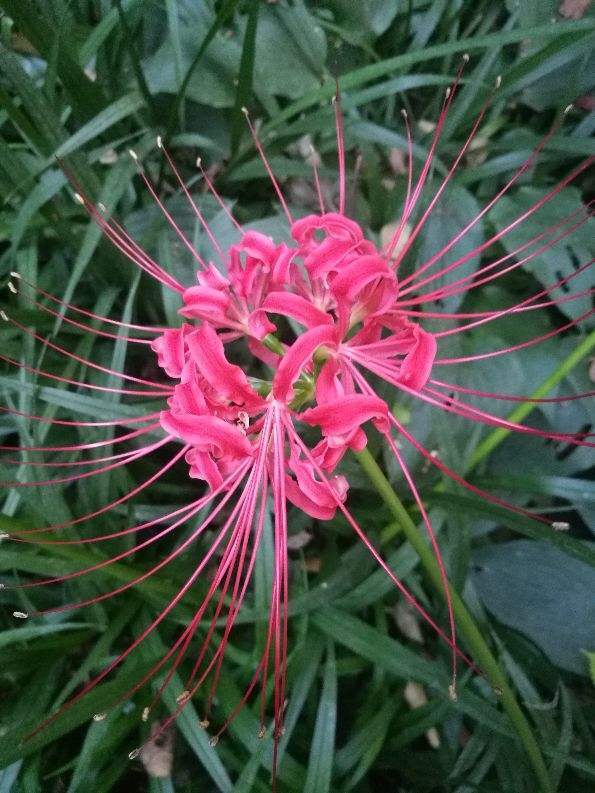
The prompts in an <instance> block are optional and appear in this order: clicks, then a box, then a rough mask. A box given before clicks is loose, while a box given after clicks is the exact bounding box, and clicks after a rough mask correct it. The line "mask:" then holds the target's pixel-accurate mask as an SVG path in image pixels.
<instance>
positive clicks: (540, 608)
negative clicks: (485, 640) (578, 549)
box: [473, 540, 595, 674]
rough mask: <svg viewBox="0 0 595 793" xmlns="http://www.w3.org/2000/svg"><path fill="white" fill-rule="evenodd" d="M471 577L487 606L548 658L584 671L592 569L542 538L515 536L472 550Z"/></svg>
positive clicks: (592, 610) (594, 618) (593, 615)
mask: <svg viewBox="0 0 595 793" xmlns="http://www.w3.org/2000/svg"><path fill="white" fill-rule="evenodd" d="M473 565H474V568H473V570H474V572H473V581H474V584H475V586H476V587H477V590H478V592H479V594H480V596H481V598H482V600H483V602H484V603H485V605H486V607H487V608H488V609H489V610H490V611H491V612H492V613H493V614H494V615H495V616H496V617H497V618H498V619H499V620H500V621H501V622H503V623H505V624H506V625H509V626H510V627H512V628H516V629H517V630H519V631H521V632H522V633H524V634H526V635H527V636H529V637H530V638H531V639H533V641H534V642H535V643H536V644H537V645H538V646H539V647H541V649H542V650H543V651H544V652H545V654H546V655H547V656H548V657H549V658H550V659H551V660H552V662H553V663H555V664H557V665H558V666H560V667H562V668H563V669H568V670H569V671H572V672H577V673H579V674H584V673H585V664H584V660H583V658H582V657H581V651H582V650H583V649H584V648H585V647H590V646H592V645H593V642H595V633H594V632H593V625H595V605H594V603H593V598H592V593H593V591H594V590H595V570H593V568H591V567H589V566H588V565H586V564H583V563H581V562H579V561H578V560H576V559H571V558H569V557H567V556H565V555H563V554H561V553H560V552H559V551H558V550H556V549H555V548H552V547H551V546H550V545H547V544H546V543H542V542H532V541H529V540H517V541H515V542H505V543H498V544H495V545H489V546H486V547H484V548H480V549H478V550H476V551H475V552H474V553H473Z"/></svg>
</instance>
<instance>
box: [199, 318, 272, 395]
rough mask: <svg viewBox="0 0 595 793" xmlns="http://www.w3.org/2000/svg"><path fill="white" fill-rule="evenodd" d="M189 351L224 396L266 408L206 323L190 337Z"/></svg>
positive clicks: (203, 374) (206, 377)
mask: <svg viewBox="0 0 595 793" xmlns="http://www.w3.org/2000/svg"><path fill="white" fill-rule="evenodd" d="M187 341H188V349H189V351H190V356H191V358H192V360H193V361H194V363H195V364H196V368H197V369H198V371H199V372H200V373H201V375H202V376H203V377H204V378H205V380H206V381H207V383H208V384H209V385H210V386H211V387H212V388H214V389H215V390H216V391H217V392H218V393H219V394H220V395H221V396H222V397H224V398H225V399H228V400H231V401H232V402H234V403H235V404H236V405H246V406H247V407H248V408H249V409H254V408H256V407H258V406H261V405H264V401H263V400H262V398H261V397H260V396H259V395H258V394H257V393H256V391H254V389H253V388H252V387H251V386H250V383H249V382H248V378H247V377H246V375H245V374H244V372H243V371H242V369H240V367H239V366H236V365H235V364H232V363H229V361H228V360H227V358H226V357H225V350H224V348H223V342H222V341H221V339H220V338H219V336H218V335H217V333H216V332H215V331H214V330H213V328H212V327H211V326H210V325H209V324H207V323H206V322H205V323H203V324H202V326H201V327H200V328H199V329H198V330H197V331H195V332H194V333H191V334H190V335H189V336H188V340H187Z"/></svg>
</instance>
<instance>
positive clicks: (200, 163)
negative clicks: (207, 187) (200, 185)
mask: <svg viewBox="0 0 595 793" xmlns="http://www.w3.org/2000/svg"><path fill="white" fill-rule="evenodd" d="M196 167H197V168H201V167H202V157H197V158H196Z"/></svg>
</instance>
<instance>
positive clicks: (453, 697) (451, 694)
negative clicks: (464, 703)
mask: <svg viewBox="0 0 595 793" xmlns="http://www.w3.org/2000/svg"><path fill="white" fill-rule="evenodd" d="M448 698H449V699H450V701H451V702H456V701H457V700H458V698H459V697H458V694H457V687H456V686H455V684H454V683H451V684H450V685H449V687H448Z"/></svg>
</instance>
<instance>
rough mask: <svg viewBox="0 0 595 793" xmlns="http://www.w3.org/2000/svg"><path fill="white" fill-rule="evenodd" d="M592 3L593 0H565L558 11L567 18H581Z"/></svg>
mask: <svg viewBox="0 0 595 793" xmlns="http://www.w3.org/2000/svg"><path fill="white" fill-rule="evenodd" d="M590 5H591V0H563V2H562V3H561V4H560V8H559V9H558V11H559V12H560V14H561V15H562V16H563V17H566V19H581V18H582V17H583V16H584V15H585V11H587V9H588V8H589V6H590Z"/></svg>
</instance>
